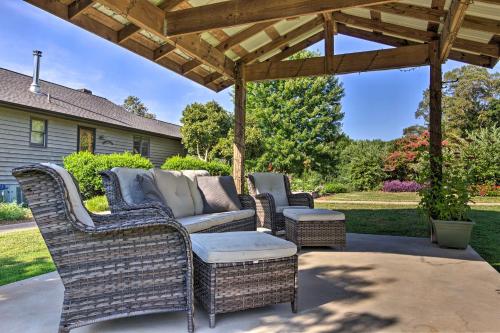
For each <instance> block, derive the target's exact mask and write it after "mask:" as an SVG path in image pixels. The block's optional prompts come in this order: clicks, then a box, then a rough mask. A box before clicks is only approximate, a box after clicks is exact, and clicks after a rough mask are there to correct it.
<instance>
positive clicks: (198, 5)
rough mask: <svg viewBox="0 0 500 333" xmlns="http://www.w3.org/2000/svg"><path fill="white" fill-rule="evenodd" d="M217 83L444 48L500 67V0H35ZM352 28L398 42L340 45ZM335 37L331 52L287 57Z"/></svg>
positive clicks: (416, 59)
mask: <svg viewBox="0 0 500 333" xmlns="http://www.w3.org/2000/svg"><path fill="white" fill-rule="evenodd" d="M26 1H27V2H29V3H31V4H33V5H35V6H37V7H39V8H41V9H43V10H46V11H48V12H50V13H52V14H54V15H56V16H58V17H60V18H62V19H65V20H67V21H69V22H71V23H73V24H75V25H78V26H80V27H82V28H83V29H86V30H88V31H90V32H93V33H95V34H97V35H99V36H101V37H103V38H105V39H107V40H109V41H111V42H113V43H116V44H118V45H120V46H122V47H124V48H126V49H128V50H130V51H132V52H134V53H137V54H139V55H141V56H142V57H144V58H146V59H148V60H151V61H153V62H155V63H157V64H159V65H161V66H163V67H165V68H168V69H170V70H172V71H174V72H176V73H178V74H180V75H183V76H185V77H187V78H189V79H191V80H193V81H195V82H197V83H199V84H201V85H203V86H206V87H208V88H210V89H212V90H214V91H220V90H223V89H225V88H227V87H229V86H231V85H233V84H234V82H235V78H236V76H237V75H238V73H236V72H238V70H235V68H236V64H243V65H244V66H243V70H244V72H245V73H244V76H245V79H246V81H257V80H267V79H276V78H288V77H297V76H312V75H324V74H334V73H335V74H345V73H353V72H364V71H370V70H381V69H391V68H403V67H413V66H421V65H427V64H429V55H428V54H429V51H428V44H427V43H429V42H430V41H432V40H440V44H441V47H440V52H441V54H440V58H441V61H445V60H446V59H447V58H449V59H453V60H457V61H461V62H464V63H469V64H474V65H479V66H484V67H490V68H491V67H493V66H495V64H496V63H497V61H498V58H499V42H500V0H481V1H479V0H476V1H474V2H472V1H465V0H454V1H451V0H446V1H445V0H401V1H387V0H386V1H383V0H337V1H332V0H280V1H271V0H230V1H224V0H222V1H220V0H187V1H186V0H149V1H148V0H98V1H92V0H76V1H75V0H58V1H57V0H26ZM334 34H342V35H347V36H352V37H356V38H361V39H364V40H369V41H373V42H377V43H381V44H385V45H389V46H393V47H395V48H391V49H386V50H379V51H370V52H359V53H352V54H344V55H334V54H333V49H334V47H333V46H334V45H333V35H334ZM325 38H326V41H327V43H326V49H327V56H326V57H317V58H311V59H306V60H296V61H284V59H285V58H287V57H289V56H290V55H293V54H294V53H296V52H298V51H300V50H302V49H305V48H307V47H308V46H310V45H312V44H314V43H316V42H318V41H320V40H322V39H325Z"/></svg>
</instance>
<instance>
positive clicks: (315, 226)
mask: <svg viewBox="0 0 500 333" xmlns="http://www.w3.org/2000/svg"><path fill="white" fill-rule="evenodd" d="M283 215H284V216H285V227H286V239H287V240H289V241H291V242H293V243H295V244H296V245H297V249H298V251H300V249H301V247H302V246H331V247H338V248H341V249H344V248H345V246H346V227H345V215H344V214H343V213H341V212H336V211H332V210H328V209H285V211H284V212H283Z"/></svg>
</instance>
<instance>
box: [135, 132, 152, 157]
mask: <svg viewBox="0 0 500 333" xmlns="http://www.w3.org/2000/svg"><path fill="white" fill-rule="evenodd" d="M136 138H139V140H140V145H139V147H140V151H139V152H138V153H136V152H135V151H134V146H135V142H136V141H135V140H136ZM146 140H147V141H148V154H147V155H143V154H142V145H143V143H144V141H146ZM132 153H134V154H139V155H141V156H142V157H146V158H150V157H151V138H150V137H149V136H144V135H134V136H133V137H132Z"/></svg>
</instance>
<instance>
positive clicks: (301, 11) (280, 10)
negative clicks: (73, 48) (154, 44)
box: [113, 0, 398, 36]
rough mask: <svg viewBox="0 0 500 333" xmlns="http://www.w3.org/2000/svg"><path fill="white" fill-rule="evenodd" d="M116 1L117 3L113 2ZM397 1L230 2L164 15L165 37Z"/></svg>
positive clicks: (236, 0)
mask: <svg viewBox="0 0 500 333" xmlns="http://www.w3.org/2000/svg"><path fill="white" fill-rule="evenodd" d="M113 1H117V0H113ZM394 1H398V0H336V1H331V0H286V1H284V0H282V1H269V0H232V1H225V2H219V3H215V4H211V5H206V6H199V7H193V8H189V9H184V10H177V11H173V12H168V13H166V19H167V25H166V34H167V36H177V35H183V34H192V33H199V32H203V31H208V30H213V29H221V28H229V27H233V26H238V25H243V24H250V23H259V22H265V21H272V20H276V19H285V18H290V17H297V16H302V15H311V14H319V13H323V12H328V11H334V10H342V9H347V8H353V7H364V6H371V5H379V4H384V3H389V2H394Z"/></svg>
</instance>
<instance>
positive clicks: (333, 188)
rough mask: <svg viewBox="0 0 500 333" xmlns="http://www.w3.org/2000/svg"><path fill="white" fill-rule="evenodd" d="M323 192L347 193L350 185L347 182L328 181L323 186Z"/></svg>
mask: <svg viewBox="0 0 500 333" xmlns="http://www.w3.org/2000/svg"><path fill="white" fill-rule="evenodd" d="M322 192H323V193H325V194H333V193H347V192H349V187H348V186H347V185H346V184H341V183H326V184H325V185H324V186H323V191H322Z"/></svg>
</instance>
